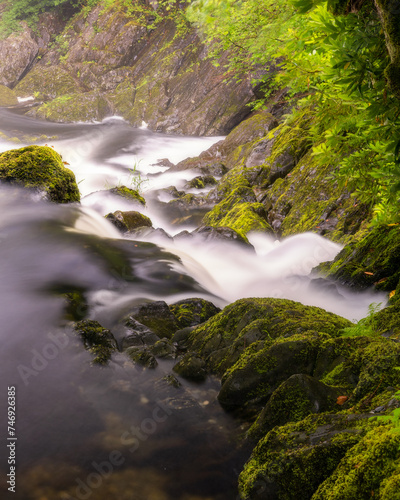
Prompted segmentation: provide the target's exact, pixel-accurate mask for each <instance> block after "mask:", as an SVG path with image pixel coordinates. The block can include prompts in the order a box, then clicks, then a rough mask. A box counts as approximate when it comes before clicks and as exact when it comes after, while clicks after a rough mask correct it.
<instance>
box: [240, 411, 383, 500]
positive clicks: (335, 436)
mask: <svg viewBox="0 0 400 500" xmlns="http://www.w3.org/2000/svg"><path fill="white" fill-rule="evenodd" d="M369 416H370V415H368V414H366V415H365V414H361V415H346V414H343V415H340V414H337V415H330V414H322V415H310V416H308V417H307V418H305V419H304V420H302V421H300V422H298V423H288V424H286V425H284V426H282V427H275V428H274V429H272V430H271V431H270V432H269V433H268V434H267V435H266V436H265V437H264V438H263V439H261V440H260V442H259V443H258V444H257V446H256V447H255V449H254V450H253V453H252V455H251V457H250V460H249V461H248V462H247V463H246V465H245V467H244V470H243V471H242V473H241V474H240V476H239V491H240V494H241V498H243V500H310V499H311V498H312V499H313V500H314V498H315V497H314V496H313V494H314V493H315V491H316V490H317V489H318V487H319V486H320V485H321V484H322V483H323V482H324V481H325V480H327V479H328V478H329V477H330V475H331V474H332V473H334V471H335V469H336V468H337V467H338V465H339V464H340V462H341V460H343V459H344V457H345V456H346V453H349V454H351V453H352V448H353V447H354V446H356V445H357V444H358V443H359V442H360V441H361V439H362V438H363V436H365V435H366V433H367V431H368V430H369V429H370V427H369V425H370V424H369V422H368V417H369ZM375 466H376V464H375ZM329 494H330V493H329V491H328V490H326V491H325V496H321V497H317V498H320V499H321V500H322V499H324V500H326V499H328V498H331V497H330V496H329ZM334 498H347V499H348V500H350V499H352V500H353V499H356V498H369V497H366V496H365V497H364V496H349V497H340V496H338V497H334Z"/></svg>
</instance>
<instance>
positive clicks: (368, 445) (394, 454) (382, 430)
mask: <svg viewBox="0 0 400 500" xmlns="http://www.w3.org/2000/svg"><path fill="white" fill-rule="evenodd" d="M399 476H400V433H399V432H398V429H394V428H392V427H391V426H381V427H378V428H375V429H373V430H371V431H370V432H368V433H367V434H366V435H365V436H364V437H363V438H362V439H361V440H360V442H359V443H357V444H356V445H355V446H354V447H353V448H351V449H350V450H349V451H348V452H347V454H346V455H345V456H344V457H343V459H342V460H341V462H340V464H339V465H338V467H337V468H336V470H335V471H334V472H333V474H332V475H331V476H330V477H329V478H327V479H326V480H325V481H324V483H322V484H321V485H320V487H319V488H318V490H317V491H316V493H315V494H314V495H313V497H312V499H313V500H327V499H329V500H339V499H340V500H353V499H355V498H379V499H381V500H392V499H399V498H400V491H399V490H398V489H397V490H395V488H394V487H395V485H397V486H398V485H399ZM392 495H393V496H392Z"/></svg>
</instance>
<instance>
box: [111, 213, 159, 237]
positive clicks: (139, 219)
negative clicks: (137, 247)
mask: <svg viewBox="0 0 400 500" xmlns="http://www.w3.org/2000/svg"><path fill="white" fill-rule="evenodd" d="M106 219H108V220H109V221H110V222H111V223H112V224H114V226H115V227H116V228H117V229H119V230H120V231H121V232H123V233H124V232H128V233H132V232H135V231H136V230H137V229H138V228H141V227H150V228H151V227H152V226H153V224H152V222H151V220H150V219H149V218H148V217H147V216H146V215H143V214H141V213H140V212H136V211H134V210H133V211H128V212H121V210H117V211H116V212H114V213H110V214H107V215H106Z"/></svg>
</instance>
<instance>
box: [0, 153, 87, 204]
mask: <svg viewBox="0 0 400 500" xmlns="http://www.w3.org/2000/svg"><path fill="white" fill-rule="evenodd" d="M0 180H2V181H3V182H7V183H11V184H19V185H22V186H24V187H26V188H36V189H40V190H43V191H45V193H46V196H47V197H48V199H49V200H50V201H54V202H57V203H69V202H76V201H79V199H80V195H79V189H78V186H77V184H76V181H75V175H74V173H73V172H72V171H71V170H69V169H68V168H66V167H65V166H64V164H63V162H62V158H61V156H60V155H59V154H58V153H56V152H55V151H54V150H53V149H52V148H50V147H48V146H28V147H25V148H21V149H12V150H10V151H6V152H5V153H3V154H1V155H0Z"/></svg>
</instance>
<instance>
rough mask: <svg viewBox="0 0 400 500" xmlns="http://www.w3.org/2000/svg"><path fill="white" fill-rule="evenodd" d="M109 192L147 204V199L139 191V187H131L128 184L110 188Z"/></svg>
mask: <svg viewBox="0 0 400 500" xmlns="http://www.w3.org/2000/svg"><path fill="white" fill-rule="evenodd" d="M108 192H109V193H111V194H114V195H117V196H121V197H122V198H125V199H127V200H129V201H133V202H137V203H140V204H141V205H146V200H145V199H144V198H143V196H142V195H141V194H140V193H139V191H138V190H137V189H131V188H128V187H126V186H117V187H114V188H111V189H109V190H108Z"/></svg>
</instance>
